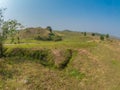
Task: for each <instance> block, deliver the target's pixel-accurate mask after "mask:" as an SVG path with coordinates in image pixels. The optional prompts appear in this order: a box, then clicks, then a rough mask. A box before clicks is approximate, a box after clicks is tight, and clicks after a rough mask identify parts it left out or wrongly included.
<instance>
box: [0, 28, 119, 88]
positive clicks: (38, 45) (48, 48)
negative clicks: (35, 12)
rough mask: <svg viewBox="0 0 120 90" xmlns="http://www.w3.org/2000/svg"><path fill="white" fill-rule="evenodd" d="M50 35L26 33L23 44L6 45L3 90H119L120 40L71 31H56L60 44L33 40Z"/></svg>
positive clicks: (1, 63)
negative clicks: (60, 38)
mask: <svg viewBox="0 0 120 90" xmlns="http://www.w3.org/2000/svg"><path fill="white" fill-rule="evenodd" d="M49 33H50V32H49V31H48V30H43V29H42V30H40V28H39V29H28V30H23V31H20V36H21V38H20V41H21V42H22V43H20V44H10V43H9V40H7V41H6V42H5V45H4V47H5V50H4V54H5V57H4V58H1V59H0V89H1V90H120V55H119V53H120V40H118V39H113V38H109V39H106V38H105V40H104V41H101V40H100V36H99V35H95V36H92V35H91V33H87V35H86V36H84V34H83V33H81V32H73V31H68V30H65V31H53V33H54V34H55V35H58V36H61V37H62V41H59V42H56V41H54V40H52V41H49V40H48V41H43V40H36V39H34V37H36V36H37V35H39V36H42V35H43V36H44V35H45V36H48V35H49ZM22 35H23V36H22Z"/></svg>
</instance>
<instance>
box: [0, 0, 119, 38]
mask: <svg viewBox="0 0 120 90" xmlns="http://www.w3.org/2000/svg"><path fill="white" fill-rule="evenodd" d="M0 7H6V8H7V10H6V13H5V19H17V20H18V21H19V22H21V23H22V24H23V25H25V26H30V27H31V26H41V27H46V26H52V27H53V29H55V30H64V29H70V30H75V31H88V32H100V33H109V34H111V35H115V36H118V37H120V36H119V35H120V0H0Z"/></svg>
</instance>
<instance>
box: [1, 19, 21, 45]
mask: <svg viewBox="0 0 120 90" xmlns="http://www.w3.org/2000/svg"><path fill="white" fill-rule="evenodd" d="M21 27H22V25H21V24H20V23H18V21H17V20H8V21H5V22H4V23H3V32H4V33H3V34H5V35H9V36H10V37H11V43H13V42H14V40H15V34H16V32H17V30H18V29H20V28H21ZM5 35H4V36H5ZM5 37H6V36H5Z"/></svg>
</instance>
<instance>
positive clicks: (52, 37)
mask: <svg viewBox="0 0 120 90" xmlns="http://www.w3.org/2000/svg"><path fill="white" fill-rule="evenodd" d="M34 39H35V40H42V41H61V40H62V37H61V36H58V35H55V34H54V33H50V34H49V35H48V36H37V37H35V38H34Z"/></svg>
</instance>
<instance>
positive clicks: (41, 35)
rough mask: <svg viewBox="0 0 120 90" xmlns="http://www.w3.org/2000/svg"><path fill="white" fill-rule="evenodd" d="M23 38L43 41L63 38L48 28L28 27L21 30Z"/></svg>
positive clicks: (20, 33)
mask: <svg viewBox="0 0 120 90" xmlns="http://www.w3.org/2000/svg"><path fill="white" fill-rule="evenodd" d="M19 36H20V38H21V39H36V40H43V41H61V40H62V38H61V36H60V35H59V34H57V33H55V32H51V31H50V30H49V29H47V28H41V27H37V28H26V29H24V30H20V31H19Z"/></svg>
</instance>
